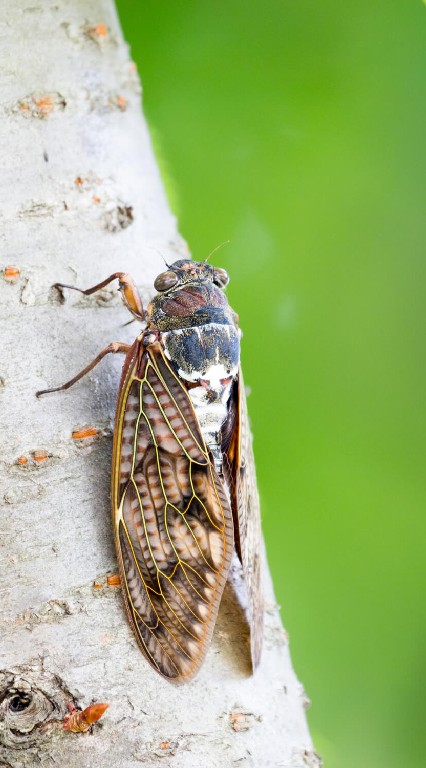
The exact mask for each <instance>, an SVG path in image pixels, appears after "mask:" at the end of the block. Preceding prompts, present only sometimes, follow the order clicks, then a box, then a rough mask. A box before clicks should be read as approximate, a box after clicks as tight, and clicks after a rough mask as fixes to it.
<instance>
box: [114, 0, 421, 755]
mask: <svg viewBox="0 0 426 768" xmlns="http://www.w3.org/2000/svg"><path fill="white" fill-rule="evenodd" d="M118 10H119V14H120V17H121V21H122V25H123V27H124V33H125V36H126V38H127V40H128V41H129V43H130V44H131V48H132V55H133V58H134V59H135V60H136V62H137V64H138V67H139V70H140V72H141V75H142V78H143V85H144V106H145V111H146V115H147V117H148V121H149V124H150V128H151V131H152V136H153V140H154V144H155V147H156V150H157V155H158V157H159V160H160V164H161V168H162V172H163V177H164V179H165V182H166V186H167V190H168V194H169V198H170V200H171V203H172V206H173V208H174V210H175V212H176V213H177V215H178V217H179V222H180V227H181V231H182V232H183V234H184V236H185V237H186V238H187V240H188V243H189V246H190V248H191V250H192V253H193V255H194V257H195V258H199V259H203V258H205V257H206V255H207V254H208V253H209V251H210V250H211V249H212V248H214V247H215V246H216V245H217V244H218V243H220V242H221V241H223V240H227V239H228V238H229V239H230V240H231V244H230V245H228V246H226V247H225V248H223V250H222V251H220V253H218V254H215V256H214V258H213V261H214V263H216V264H218V265H221V266H224V267H225V268H227V269H228V270H229V272H230V274H231V278H232V282H231V285H230V288H229V296H230V299H231V303H232V304H233V306H234V307H235V309H236V310H237V311H238V312H239V314H240V319H241V325H242V327H243V329H244V340H243V344H244V347H243V355H244V358H243V359H244V368H245V377H246V380H247V381H248V383H249V384H250V385H251V388H252V395H251V396H250V402H249V407H250V412H251V418H252V423H253V431H254V434H255V452H256V456H257V465H258V475H259V484H260V489H261V494H262V500H263V518H264V530H265V534H266V540H267V546H268V553H269V560H270V565H271V568H272V572H273V576H274V582H275V588H276V592H277V596H278V599H279V602H280V603H281V605H282V614H283V620H284V622H285V625H286V627H287V628H288V629H289V632H290V636H291V651H292V657H293V662H294V665H295V668H296V671H297V674H298V675H299V677H300V678H301V680H303V682H304V684H305V687H306V688H307V691H308V693H309V696H310V697H311V698H312V700H313V706H312V708H311V710H310V712H309V721H310V726H311V730H312V734H313V738H314V741H315V744H316V747H317V750H318V751H319V752H320V753H321V754H322V755H323V757H324V759H325V764H326V766H327V767H328V768H394V767H395V768H401V766H402V765H403V766H404V767H405V766H407V768H420V766H422V767H423V766H424V765H425V758H424V752H425V747H424V733H425V712H424V696H425V658H424V657H425V653H424V639H425V634H426V617H425V613H424V607H423V605H424V586H425V579H424V540H425V534H426V523H425V514H424V502H425V499H426V493H425V491H426V488H425V432H426V423H425V422H426V418H425V407H424V398H425V389H426V387H425V384H426V381H425V379H426V375H425V374H426V371H425V367H426V366H425V352H424V340H423V336H424V313H423V305H424V295H425V290H424V289H425V277H426V275H425V272H426V260H425V255H426V227H425V221H426V153H425V139H426V8H425V7H424V6H423V5H422V3H421V2H420V0H418V1H416V2H410V1H409V0H405V2H402V0H376V2H374V3H372V2H371V0H357V2H356V3H353V4H350V3H349V4H348V3H342V2H341V1H340V0H324V1H323V2H321V3H319V2H318V0H297V1H296V0H293V1H290V0H244V1H243V0H215V2H207V1H206V0H192V1H190V0H175V2H172V0H168V1H167V0H143V2H141V0H118ZM259 768H261V766H259Z"/></svg>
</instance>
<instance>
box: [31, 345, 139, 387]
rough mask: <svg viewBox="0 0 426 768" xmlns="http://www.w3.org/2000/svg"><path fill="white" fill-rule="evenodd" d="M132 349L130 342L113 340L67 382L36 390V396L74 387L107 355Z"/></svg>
mask: <svg viewBox="0 0 426 768" xmlns="http://www.w3.org/2000/svg"><path fill="white" fill-rule="evenodd" d="M129 349H130V344H122V343H121V342H120V341H112V342H111V344H108V346H107V347H105V349H103V350H102V352H99V355H96V357H95V359H94V360H92V362H91V363H89V364H88V365H86V367H85V368H83V370H82V371H80V373H77V375H76V376H74V377H73V378H72V379H70V380H69V381H66V382H65V384H62V386H60V387H53V388H52V389H40V390H39V391H38V392H36V397H40V395H47V394H50V392H61V391H62V390H64V389H69V388H70V387H72V385H73V384H75V383H76V382H77V381H79V380H80V379H82V378H83V376H85V375H86V373H89V372H90V371H91V370H93V368H94V367H95V366H96V365H97V364H98V363H100V361H101V360H102V359H103V358H104V357H105V355H109V354H110V353H117V352H119V353H121V354H124V355H125V354H127V352H128V351H129Z"/></svg>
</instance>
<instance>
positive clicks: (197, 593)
mask: <svg viewBox="0 0 426 768" xmlns="http://www.w3.org/2000/svg"><path fill="white" fill-rule="evenodd" d="M126 367H127V370H126ZM121 392H122V394H121V398H120V402H119V404H118V409H117V418H116V430H115V443H114V449H115V450H114V462H113V481H112V482H113V493H112V499H113V515H114V527H115V538H116V545H117V553H118V559H119V566H120V571H121V576H122V582H123V591H124V598H125V602H126V608H127V613H128V615H129V619H130V622H131V625H132V628H133V631H134V633H135V635H136V638H137V641H138V643H139V645H140V647H141V650H142V652H143V653H144V655H145V656H146V658H147V659H148V661H149V662H150V664H151V665H152V666H153V667H154V669H156V670H157V671H158V672H159V673H160V674H162V675H163V676H164V677H166V678H167V679H169V680H171V681H174V682H186V681H187V680H189V679H191V678H192V677H193V676H194V675H195V674H196V673H197V671H198V670H199V668H200V666H201V663H202V661H203V658H204V656H205V653H206V650H207V647H208V644H209V640H210V638H211V634H212V631H213V628H214V624H215V621H216V616H217V612H218V608H219V603H220V600H221V596H222V592H223V589H224V586H225V582H226V578H227V575H228V570H229V565H230V561H231V557H232V550H233V524H232V512H231V508H230V505H229V502H228V500H227V497H226V495H225V492H224V489H223V484H222V481H221V480H220V478H219V476H218V475H217V472H216V470H215V468H214V466H213V465H212V463H211V462H210V459H209V454H208V452H207V449H206V446H205V443H204V440H203V438H202V436H201V433H200V429H199V426H198V420H197V417H196V415H195V413H194V411H193V408H192V405H191V402H190V399H189V397H188V394H187V392H186V390H185V388H184V387H183V386H182V384H181V383H180V381H179V379H178V378H177V377H176V376H175V374H174V373H173V372H172V370H171V368H170V367H169V365H168V362H167V360H166V359H165V357H164V355H163V353H162V350H161V346H160V345H159V344H157V343H156V344H153V345H150V346H149V347H148V348H147V349H146V350H144V349H143V347H142V344H139V346H138V347H135V348H134V350H133V351H131V352H130V353H129V356H128V361H127V366H125V373H124V376H123V381H122V387H121Z"/></svg>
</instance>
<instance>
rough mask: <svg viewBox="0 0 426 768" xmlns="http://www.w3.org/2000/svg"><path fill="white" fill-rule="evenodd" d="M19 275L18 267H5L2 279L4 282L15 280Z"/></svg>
mask: <svg viewBox="0 0 426 768" xmlns="http://www.w3.org/2000/svg"><path fill="white" fill-rule="evenodd" d="M20 274H21V270H20V269H19V267H14V266H12V265H10V266H8V267H5V268H4V270H3V277H4V279H5V280H17V279H18V277H19V275H20Z"/></svg>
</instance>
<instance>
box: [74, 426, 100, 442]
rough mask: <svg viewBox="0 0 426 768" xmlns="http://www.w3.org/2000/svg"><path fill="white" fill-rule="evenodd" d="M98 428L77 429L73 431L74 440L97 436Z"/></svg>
mask: <svg viewBox="0 0 426 768" xmlns="http://www.w3.org/2000/svg"><path fill="white" fill-rule="evenodd" d="M97 434H98V430H97V429H96V427H85V428H84V429H76V430H74V432H73V433H72V437H73V440H84V439H85V438H86V437H96V435H97Z"/></svg>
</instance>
